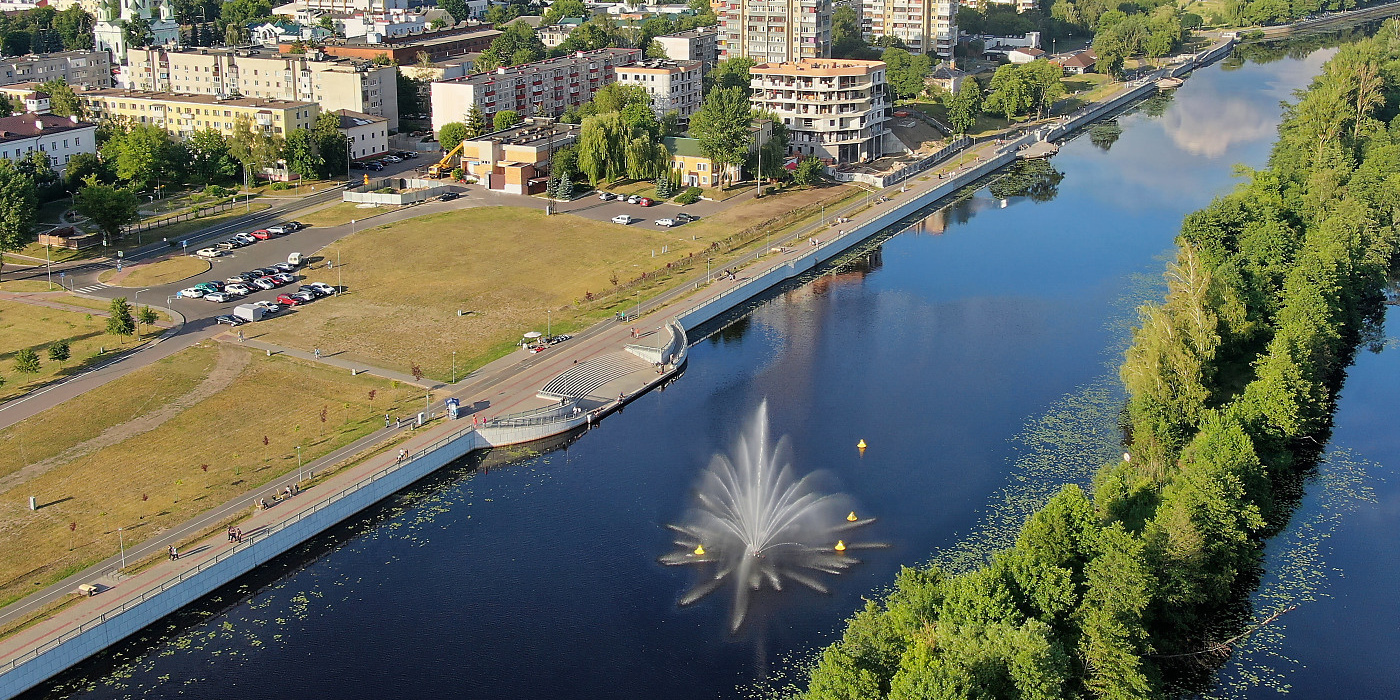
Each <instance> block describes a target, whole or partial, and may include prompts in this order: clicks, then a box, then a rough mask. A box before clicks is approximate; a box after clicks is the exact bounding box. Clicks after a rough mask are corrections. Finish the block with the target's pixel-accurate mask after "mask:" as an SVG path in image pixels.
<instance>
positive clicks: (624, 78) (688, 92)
mask: <svg viewBox="0 0 1400 700" xmlns="http://www.w3.org/2000/svg"><path fill="white" fill-rule="evenodd" d="M701 65H702V64H701V63H700V62H699V61H671V60H667V59H659V58H653V59H647V60H645V61H638V62H637V63H633V64H631V65H627V66H618V67H617V82H618V83H620V84H622V85H635V86H638V87H641V88H644V89H645V90H646V91H647V94H649V95H651V109H652V111H654V112H656V117H657V118H658V119H660V118H661V117H662V116H663V115H665V114H666V113H667V112H676V113H678V114H680V116H681V119H690V115H692V114H695V113H696V112H697V111H699V110H700V92H701V88H700V82H701V81H700V66H701Z"/></svg>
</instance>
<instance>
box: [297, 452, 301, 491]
mask: <svg viewBox="0 0 1400 700" xmlns="http://www.w3.org/2000/svg"><path fill="white" fill-rule="evenodd" d="M301 481H302V478H301V445H297V483H301Z"/></svg>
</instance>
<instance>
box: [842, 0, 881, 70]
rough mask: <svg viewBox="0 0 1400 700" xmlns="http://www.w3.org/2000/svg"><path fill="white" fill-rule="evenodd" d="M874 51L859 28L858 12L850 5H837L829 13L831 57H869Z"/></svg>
mask: <svg viewBox="0 0 1400 700" xmlns="http://www.w3.org/2000/svg"><path fill="white" fill-rule="evenodd" d="M874 53H875V52H873V51H871V50H870V45H869V44H867V43H865V38H864V37H863V36H862V34H861V29H860V13H859V12H857V11H856V10H855V8H853V7H851V6H850V5H839V6H837V8H836V10H835V11H833V12H832V13H831V56H832V58H859V59H866V58H871V57H872V55H873V54H874Z"/></svg>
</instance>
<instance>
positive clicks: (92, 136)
mask: <svg viewBox="0 0 1400 700" xmlns="http://www.w3.org/2000/svg"><path fill="white" fill-rule="evenodd" d="M32 151H42V152H44V153H46V154H48V156H49V165H50V167H52V168H53V169H54V170H55V171H57V172H58V174H59V175H60V176H62V175H64V174H65V173H66V171H67V170H68V162H69V161H70V160H72V159H73V156H75V155H78V154H79V153H97V125H96V124H90V123H88V122H81V121H78V119H77V117H55V116H53V115H51V114H42V115H36V114H20V115H16V116H13V117H0V158H8V159H9V160H11V161H17V160H21V159H23V158H25V157H27V156H28V155H29V154H30V152H32Z"/></svg>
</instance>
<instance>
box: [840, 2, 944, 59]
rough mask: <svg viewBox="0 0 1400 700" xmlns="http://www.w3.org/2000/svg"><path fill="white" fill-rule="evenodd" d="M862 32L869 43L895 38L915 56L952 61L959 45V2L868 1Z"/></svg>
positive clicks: (862, 18)
mask: <svg viewBox="0 0 1400 700" xmlns="http://www.w3.org/2000/svg"><path fill="white" fill-rule="evenodd" d="M861 10H862V15H861V29H862V33H863V34H864V35H865V40H866V41H868V42H874V41H875V40H876V39H879V38H880V37H886V36H888V37H893V38H896V39H899V40H900V41H902V42H904V45H905V46H908V47H909V50H910V51H911V52H913V53H934V54H936V55H938V56H941V57H944V58H948V57H950V56H952V55H953V47H954V46H955V45H956V44H957V43H958V3H957V0H864V1H863V3H862V7H861Z"/></svg>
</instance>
